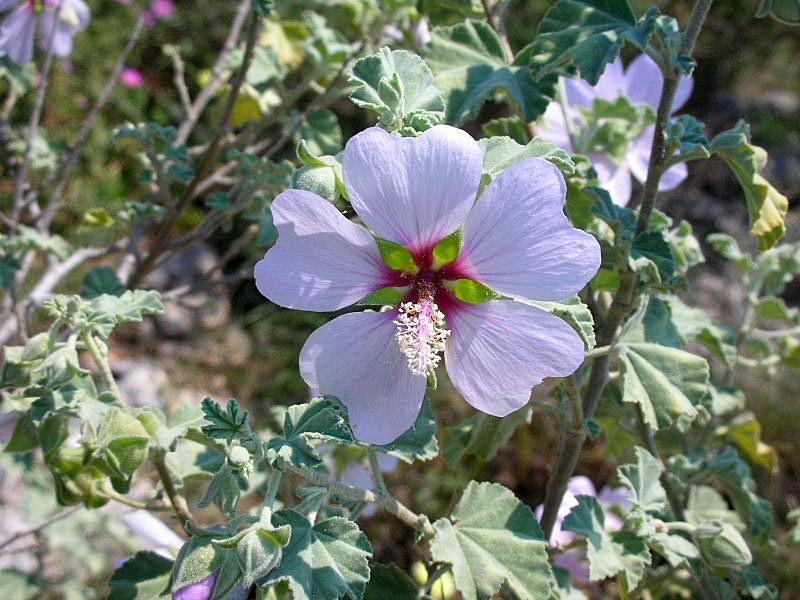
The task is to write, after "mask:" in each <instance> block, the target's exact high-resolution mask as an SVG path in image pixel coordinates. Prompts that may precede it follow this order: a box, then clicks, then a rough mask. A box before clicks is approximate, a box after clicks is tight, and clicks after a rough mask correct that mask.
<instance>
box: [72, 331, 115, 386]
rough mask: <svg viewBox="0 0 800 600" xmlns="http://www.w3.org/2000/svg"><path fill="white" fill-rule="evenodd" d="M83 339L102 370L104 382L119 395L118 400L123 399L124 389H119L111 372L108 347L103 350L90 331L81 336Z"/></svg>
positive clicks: (95, 362)
mask: <svg viewBox="0 0 800 600" xmlns="http://www.w3.org/2000/svg"><path fill="white" fill-rule="evenodd" d="M81 339H83V343H84V344H86V349H87V350H88V351H89V354H90V355H91V357H92V360H94V364H95V365H96V366H97V368H98V370H99V371H100V375H101V377H102V378H103V382H104V383H105V384H106V387H107V388H108V389H109V390H110V391H111V393H112V394H114V395H115V396H116V397H117V399H118V400H120V401H122V399H123V398H122V391H121V390H120V389H119V386H118V385H117V381H116V380H115V379H114V374H113V373H112V372H111V366H110V365H109V364H108V349H106V351H105V352H103V350H102V349H101V348H100V346H99V345H98V344H97V340H95V339H94V335H93V334H92V333H91V332H90V331H87V332H86V333H85V334H84V335H83V336H81Z"/></svg>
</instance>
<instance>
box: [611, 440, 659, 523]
mask: <svg viewBox="0 0 800 600" xmlns="http://www.w3.org/2000/svg"><path fill="white" fill-rule="evenodd" d="M634 451H635V452H636V464H632V465H620V466H619V467H617V475H618V476H619V480H620V481H621V482H622V484H623V485H624V486H625V487H626V488H628V490H630V492H631V496H630V500H631V502H632V503H633V504H635V505H637V506H639V507H641V509H642V510H644V511H646V512H657V511H660V510H662V509H663V508H664V507H665V506H666V504H667V494H666V492H665V491H664V488H663V487H662V486H661V481H660V479H659V478H660V477H661V467H660V466H659V464H658V461H657V460H656V459H655V458H653V456H652V455H651V454H650V453H649V452H648V451H647V450H645V449H644V448H640V447H639V446H636V448H634Z"/></svg>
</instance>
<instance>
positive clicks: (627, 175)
mask: <svg viewBox="0 0 800 600" xmlns="http://www.w3.org/2000/svg"><path fill="white" fill-rule="evenodd" d="M563 81H564V89H565V91H566V103H565V104H566V105H565V106H564V107H562V106H560V105H559V103H558V102H551V103H550V105H549V106H548V107H547V110H546V111H545V114H544V115H543V116H542V122H541V127H540V131H539V135H540V137H542V138H543V139H545V140H547V141H548V142H550V143H552V144H555V145H556V146H560V147H561V148H564V149H565V150H568V151H570V152H587V153H588V155H589V158H590V159H591V160H592V164H593V166H594V168H595V170H596V171H597V175H598V178H599V179H600V183H601V185H602V186H603V187H604V188H606V189H607V190H608V192H609V194H611V199H612V200H613V201H614V202H615V203H616V204H620V205H622V206H625V205H626V204H628V202H629V201H630V197H631V175H632V176H633V177H634V178H635V179H636V180H637V181H639V182H640V183H644V182H645V180H646V179H647V168H648V165H649V164H650V148H651V146H652V144H653V133H654V132H655V127H654V126H653V125H650V126H648V127H646V128H645V129H644V130H643V131H642V132H641V133H640V134H639V135H638V136H636V137H635V138H634V139H632V140H631V141H630V145H629V146H628V149H627V152H626V153H625V156H624V159H623V160H621V161H616V160H614V159H613V158H612V157H611V156H609V155H607V154H601V153H599V152H591V151H587V149H585V148H576V147H573V146H574V145H573V143H572V139H570V131H569V129H570V128H568V127H567V117H568V118H569V119H570V127H571V128H572V130H573V131H574V133H575V135H576V137H579V138H580V137H584V136H581V132H582V129H583V128H584V127H585V126H586V124H585V122H584V121H583V118H582V116H581V110H591V109H592V103H593V102H594V101H595V100H596V99H600V100H605V101H608V102H611V101H614V100H616V99H617V98H618V97H619V96H625V97H626V98H627V99H628V100H630V101H631V102H632V103H633V104H640V105H649V106H650V107H651V108H652V109H653V111H656V110H657V109H658V101H659V99H660V97H661V88H662V87H663V85H664V76H663V75H662V74H661V69H660V68H659V67H658V65H657V64H656V63H655V61H654V60H653V59H652V58H650V57H649V56H648V55H647V54H640V55H639V56H637V57H636V58H635V59H633V61H632V62H631V64H630V65H628V68H627V69H625V68H623V66H622V60H621V59H619V58H617V59H616V60H615V61H614V62H613V63H611V64H609V65H608V66H607V67H606V70H605V71H604V72H603V74H602V75H601V77H600V79H599V81H598V82H597V85H595V86H591V85H589V84H588V83H587V82H585V81H583V80H580V79H570V78H564V80H563ZM692 87H693V83H692V80H691V79H690V78H689V77H681V78H680V81H679V82H678V89H677V90H676V93H675V99H674V100H673V102H672V111H671V112H672V113H674V112H676V111H678V110H679V109H680V108H681V107H682V106H683V105H684V104H686V101H687V100H688V99H689V96H690V95H691V94H692ZM565 110H566V112H567V114H566V115H565V114H564V111H565ZM686 176H687V169H686V164H685V163H678V164H677V165H674V166H672V167H670V168H669V169H667V170H666V171H665V172H664V174H663V175H662V177H661V180H660V182H659V185H658V189H659V191H662V192H665V191H668V190H672V189H674V188H676V187H677V186H678V185H680V183H681V182H682V181H683V180H684V179H686Z"/></svg>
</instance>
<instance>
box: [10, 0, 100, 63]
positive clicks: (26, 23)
mask: <svg viewBox="0 0 800 600" xmlns="http://www.w3.org/2000/svg"><path fill="white" fill-rule="evenodd" d="M59 4H62V6H61V8H60V10H59ZM12 8H13V9H14V10H11V9H12ZM8 10H11V12H10V13H8V15H7V16H6V17H5V19H3V21H2V22H1V23H0V56H7V57H8V58H9V60H11V61H12V62H15V63H17V64H19V65H24V64H26V63H29V62H30V61H31V58H33V38H34V36H35V35H36V27H37V21H38V24H39V25H38V26H39V46H40V47H41V48H42V50H45V51H46V50H47V48H48V45H49V44H50V40H51V39H52V44H53V54H54V55H56V56H59V57H62V58H64V57H66V56H69V55H70V54H71V53H72V38H73V37H74V36H75V34H76V33H78V32H79V31H83V30H84V29H86V27H87V26H88V25H89V7H88V6H87V5H86V3H85V2H83V0H24V1H23V2H20V0H0V13H2V12H5V11H8ZM54 28H55V31H54V30H53V29H54Z"/></svg>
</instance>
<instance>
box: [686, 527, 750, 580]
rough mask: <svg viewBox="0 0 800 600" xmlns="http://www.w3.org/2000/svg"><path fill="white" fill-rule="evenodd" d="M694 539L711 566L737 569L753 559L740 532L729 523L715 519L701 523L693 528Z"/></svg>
mask: <svg viewBox="0 0 800 600" xmlns="http://www.w3.org/2000/svg"><path fill="white" fill-rule="evenodd" d="M694 541H695V543H696V544H697V547H698V548H699V549H700V553H701V554H702V555H703V559H704V560H705V561H706V562H707V563H708V564H709V565H711V566H712V567H717V568H721V569H739V568H741V567H744V566H745V565H749V564H750V563H751V562H752V560H753V555H752V554H751V553H750V548H749V547H748V546H747V542H746V541H745V540H744V538H743V537H742V534H740V533H739V532H738V531H737V530H736V528H735V527H733V525H731V524H729V523H723V522H722V521H717V520H715V521H710V522H708V523H703V524H702V525H700V526H698V527H697V529H696V530H695V533H694Z"/></svg>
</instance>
